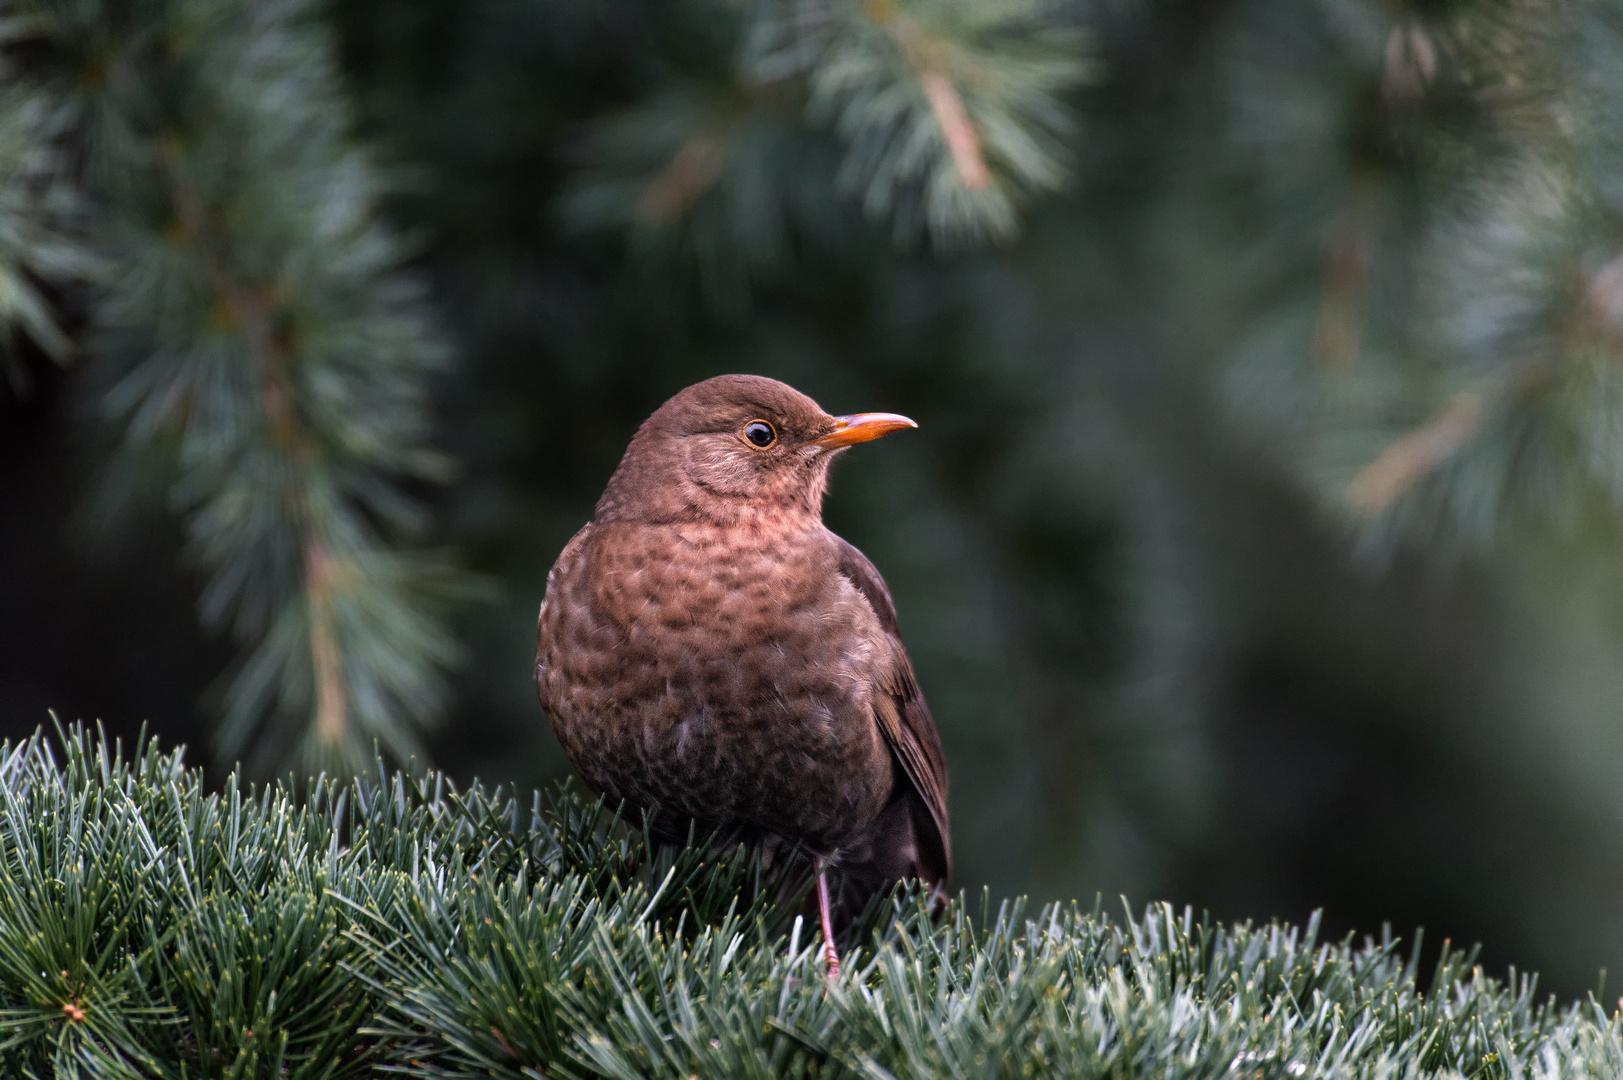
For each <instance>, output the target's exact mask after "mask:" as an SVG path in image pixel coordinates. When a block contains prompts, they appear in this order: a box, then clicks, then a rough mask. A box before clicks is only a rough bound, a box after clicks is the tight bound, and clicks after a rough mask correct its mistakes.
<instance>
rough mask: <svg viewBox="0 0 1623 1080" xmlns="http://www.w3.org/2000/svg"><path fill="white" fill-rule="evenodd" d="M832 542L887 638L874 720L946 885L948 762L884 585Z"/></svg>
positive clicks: (927, 856) (925, 854)
mask: <svg viewBox="0 0 1623 1080" xmlns="http://www.w3.org/2000/svg"><path fill="white" fill-rule="evenodd" d="M834 540H835V543H836V545H837V547H838V550H839V560H840V561H839V568H840V573H841V574H842V575H844V576H845V578H846V580H848V581H850V582H851V584H852V585H854V586H856V589H857V591H858V592H860V593H861V594H862V595H863V596H864V597H865V598H866V599H867V601H868V603H869V605H870V606H872V608H873V610H874V614H875V615H877V616H878V617H879V625H880V626H881V627H882V628H883V629H884V631H885V633H886V634H887V635H888V636H889V637H890V642H891V645H892V649H891V657H892V660H891V663H890V664H888V665H887V666H886V669H885V670H884V671H883V672H882V673H881V674H880V676H879V684H878V686H876V687H875V689H876V690H877V691H878V693H876V694H875V695H874V715H875V718H876V719H877V720H878V721H879V729H880V731H882V732H884V735H885V741H886V742H887V743H889V744H890V749H891V752H892V753H893V754H895V755H896V760H897V761H899V762H900V763H901V766H902V771H903V772H904V773H906V774H907V778H908V780H909V781H911V782H912V785H913V794H914V795H915V796H916V799H915V800H914V801H915V804H916V805H921V806H922V809H923V810H925V811H926V814H925V815H924V817H923V820H920V815H918V814H915V815H914V820H915V822H916V825H915V830H916V832H917V839H918V844H919V848H920V850H919V855H920V858H921V860H922V861H924V862H926V863H927V864H932V865H927V866H926V867H925V868H924V869H926V870H927V871H929V872H934V873H936V874H937V875H939V877H938V880H939V881H940V882H945V881H946V880H947V878H948V877H950V876H951V874H952V840H951V834H950V833H949V832H948V829H947V759H946V756H945V755H944V754H942V752H941V737H940V736H939V735H938V734H936V729H935V719H934V718H933V717H932V716H931V715H930V707H929V706H928V705H926V704H925V703H924V695H923V694H922V693H921V692H920V691H919V684H918V681H917V680H916V679H914V677H913V665H912V663H911V662H910V661H909V660H908V658H907V650H906V648H904V647H903V645H902V636H901V632H900V629H899V627H898V626H897V623H896V605H895V603H893V602H892V601H891V598H890V590H889V589H887V588H886V587H885V579H884V578H882V577H880V576H879V571H878V570H876V569H874V565H873V563H871V562H869V561H868V557H867V556H866V555H864V554H863V553H862V552H860V551H858V550H857V549H856V548H855V547H853V546H851V545H850V544H848V543H846V542H845V541H844V540H842V539H840V538H839V537H838V536H836V537H834ZM930 826H933V829H931V828H930ZM932 832H933V834H934V835H931V833H932Z"/></svg>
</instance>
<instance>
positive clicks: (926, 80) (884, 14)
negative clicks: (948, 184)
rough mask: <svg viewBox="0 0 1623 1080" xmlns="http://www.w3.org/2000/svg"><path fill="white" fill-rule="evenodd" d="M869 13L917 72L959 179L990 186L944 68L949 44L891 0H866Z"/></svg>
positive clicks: (970, 185) (975, 186)
mask: <svg viewBox="0 0 1623 1080" xmlns="http://www.w3.org/2000/svg"><path fill="white" fill-rule="evenodd" d="M864 7H865V9H866V11H867V13H868V16H869V17H870V18H872V19H873V20H874V21H875V22H877V23H879V24H880V25H881V26H883V27H885V29H886V30H888V31H889V32H890V35H891V37H893V38H895V40H896V44H897V46H898V47H900V49H901V51H902V55H903V56H904V57H906V58H907V62H908V64H909V65H910V66H911V67H912V68H913V70H914V72H915V73H916V74H917V75H918V79H919V85H920V86H921V87H922V88H923V90H924V97H925V99H926V100H927V101H929V103H930V111H931V112H932V113H933V114H934V115H935V120H936V123H937V124H938V125H940V127H941V136H942V138H943V139H945V140H946V143H947V150H948V152H950V153H951V154H952V162H953V166H954V167H955V168H956V169H957V170H958V181H959V182H960V183H961V184H963V185H964V187H965V188H966V189H968V190H970V191H984V190H986V189H987V188H988V187H990V186H991V185H992V173H991V171H990V170H989V169H987V167H986V158H985V157H984V156H982V154H981V136H980V133H979V132H978V131H976V130H975V124H974V122H973V121H972V120H970V118H969V110H967V109H966V108H964V99H963V98H962V97H960V96H959V94H958V89H957V88H956V87H955V86H953V82H952V79H951V77H950V76H948V74H947V68H948V64H949V62H950V60H951V59H952V55H951V47H950V45H949V44H948V43H947V42H946V41H944V40H943V39H940V38H932V37H930V36H928V35H926V34H925V33H924V32H923V30H921V29H920V28H919V25H918V23H916V22H915V21H914V20H912V19H910V18H908V17H907V16H906V15H904V14H902V13H901V12H900V11H898V10H897V7H896V4H895V2H894V0H866V2H865V4H864Z"/></svg>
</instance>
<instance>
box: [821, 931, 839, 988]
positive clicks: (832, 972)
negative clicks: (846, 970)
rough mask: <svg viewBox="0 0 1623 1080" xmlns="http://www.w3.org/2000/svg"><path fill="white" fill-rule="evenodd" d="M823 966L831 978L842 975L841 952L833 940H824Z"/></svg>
mask: <svg viewBox="0 0 1623 1080" xmlns="http://www.w3.org/2000/svg"><path fill="white" fill-rule="evenodd" d="M823 966H824V968H825V973H826V974H827V975H828V977H829V979H831V980H832V979H838V978H839V977H840V952H839V950H838V949H836V948H835V947H834V943H833V942H832V941H828V940H826V939H825V940H824V941H823Z"/></svg>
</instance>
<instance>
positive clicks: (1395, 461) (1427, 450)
mask: <svg viewBox="0 0 1623 1080" xmlns="http://www.w3.org/2000/svg"><path fill="white" fill-rule="evenodd" d="M1483 415H1484V403H1483V399H1482V395H1481V394H1479V393H1477V392H1476V391H1474V390H1463V391H1461V392H1460V393H1458V394H1455V395H1454V397H1453V398H1451V399H1450V400H1449V402H1448V404H1447V405H1445V406H1444V407H1443V408H1442V410H1441V411H1439V412H1438V413H1437V414H1436V415H1435V416H1433V417H1432V418H1431V419H1430V420H1428V421H1426V422H1425V423H1424V424H1422V425H1421V426H1420V427H1418V428H1416V429H1415V430H1413V431H1411V432H1409V433H1408V434H1407V435H1404V436H1403V437H1402V438H1400V439H1398V440H1396V441H1395V442H1393V443H1392V444H1391V445H1389V446H1388V447H1387V448H1386V449H1385V450H1383V451H1381V454H1380V456H1379V457H1377V458H1376V459H1375V460H1374V461H1372V462H1370V463H1369V464H1368V465H1366V466H1364V467H1363V468H1362V469H1360V470H1359V472H1358V475H1357V476H1355V477H1353V479H1352V483H1350V484H1348V485H1347V502H1348V503H1349V504H1350V505H1351V506H1352V508H1353V509H1354V510H1357V511H1358V512H1360V513H1362V514H1366V515H1374V514H1378V513H1380V512H1381V511H1383V510H1385V509H1386V508H1387V507H1389V506H1391V505H1392V503H1393V502H1394V501H1395V500H1396V499H1397V497H1398V496H1399V495H1402V494H1403V493H1404V492H1405V491H1407V490H1409V488H1411V487H1413V486H1414V484H1415V483H1416V482H1417V481H1418V480H1420V479H1421V478H1422V477H1423V476H1425V475H1426V474H1427V473H1429V472H1431V471H1432V470H1433V469H1435V468H1436V467H1437V466H1439V465H1441V464H1442V463H1443V462H1445V461H1447V460H1448V459H1449V458H1451V457H1453V456H1454V454H1455V453H1456V452H1458V451H1459V449H1460V447H1462V446H1464V445H1465V444H1466V442H1468V441H1469V440H1470V439H1471V437H1472V436H1473V435H1475V434H1476V433H1477V431H1478V430H1479V429H1480V428H1481V426H1482V418H1483Z"/></svg>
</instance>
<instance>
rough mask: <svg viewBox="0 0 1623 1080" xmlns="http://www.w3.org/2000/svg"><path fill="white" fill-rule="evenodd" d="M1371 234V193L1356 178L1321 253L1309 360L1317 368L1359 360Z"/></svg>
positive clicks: (1339, 367)
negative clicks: (1318, 296) (1320, 280)
mask: <svg viewBox="0 0 1623 1080" xmlns="http://www.w3.org/2000/svg"><path fill="white" fill-rule="evenodd" d="M1374 233H1375V199H1374V195H1373V192H1372V191H1371V190H1370V187H1369V185H1368V183H1367V182H1362V181H1357V180H1355V181H1354V182H1353V188H1352V190H1351V191H1350V192H1348V195H1347V202H1346V205H1345V206H1344V207H1343V208H1342V211H1341V216H1340V217H1339V218H1338V219H1337V221H1336V226H1335V231H1334V232H1333V233H1332V234H1331V236H1330V247H1329V251H1328V252H1327V253H1326V255H1325V266H1324V298H1323V300H1321V301H1320V304H1319V316H1318V320H1317V322H1315V323H1314V326H1313V360H1314V363H1315V364H1317V365H1318V367H1319V368H1320V370H1324V371H1332V372H1337V373H1345V372H1347V371H1349V370H1351V369H1352V367H1353V365H1354V364H1355V363H1357V361H1358V352H1359V349H1360V348H1361V347H1362V337H1363V321H1364V297H1365V294H1366V293H1367V292H1368V291H1369V272H1370V262H1371V257H1372V255H1373V248H1374V246H1375V236H1374Z"/></svg>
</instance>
